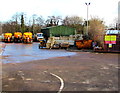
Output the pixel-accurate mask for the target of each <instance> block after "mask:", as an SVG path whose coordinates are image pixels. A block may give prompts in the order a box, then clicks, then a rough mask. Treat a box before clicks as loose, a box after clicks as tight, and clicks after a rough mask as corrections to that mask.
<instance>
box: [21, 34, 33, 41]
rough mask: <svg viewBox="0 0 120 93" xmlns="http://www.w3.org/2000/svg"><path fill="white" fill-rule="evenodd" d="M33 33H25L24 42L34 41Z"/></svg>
mask: <svg viewBox="0 0 120 93" xmlns="http://www.w3.org/2000/svg"><path fill="white" fill-rule="evenodd" d="M32 42H33V38H32V33H31V32H25V33H23V43H32Z"/></svg>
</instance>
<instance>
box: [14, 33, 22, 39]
mask: <svg viewBox="0 0 120 93" xmlns="http://www.w3.org/2000/svg"><path fill="white" fill-rule="evenodd" d="M14 37H15V38H18V37H22V33H21V32H15V33H14Z"/></svg>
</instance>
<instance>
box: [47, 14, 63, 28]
mask: <svg viewBox="0 0 120 93" xmlns="http://www.w3.org/2000/svg"><path fill="white" fill-rule="evenodd" d="M61 20H62V19H61V17H60V16H48V19H47V20H46V25H47V26H57V25H59V22H60V21H61Z"/></svg>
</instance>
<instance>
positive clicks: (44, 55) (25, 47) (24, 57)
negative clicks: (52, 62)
mask: <svg viewBox="0 0 120 93" xmlns="http://www.w3.org/2000/svg"><path fill="white" fill-rule="evenodd" d="M38 45H39V43H33V44H23V43H6V47H5V51H4V52H3V54H2V62H3V63H21V62H27V61H32V60H40V59H48V58H51V57H60V56H71V55H75V54H76V53H75V52H67V51H65V50H64V49H62V50H61V49H52V50H50V49H39V48H38Z"/></svg>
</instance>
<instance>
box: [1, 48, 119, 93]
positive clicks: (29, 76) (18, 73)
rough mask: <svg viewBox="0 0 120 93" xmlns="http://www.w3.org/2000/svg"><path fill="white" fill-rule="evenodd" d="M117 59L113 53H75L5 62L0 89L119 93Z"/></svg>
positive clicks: (116, 55)
mask: <svg viewBox="0 0 120 93" xmlns="http://www.w3.org/2000/svg"><path fill="white" fill-rule="evenodd" d="M61 51H63V50H61ZM58 53H59V52H58ZM118 56H119V54H115V53H92V52H76V54H74V55H66V56H60V57H52V58H48V59H42V60H31V61H28V62H20V63H15V62H13V63H5V64H2V90H3V91H56V92H59V93H60V92H61V93H62V92H63V91H77V92H78V91H118V69H119V67H118Z"/></svg>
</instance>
